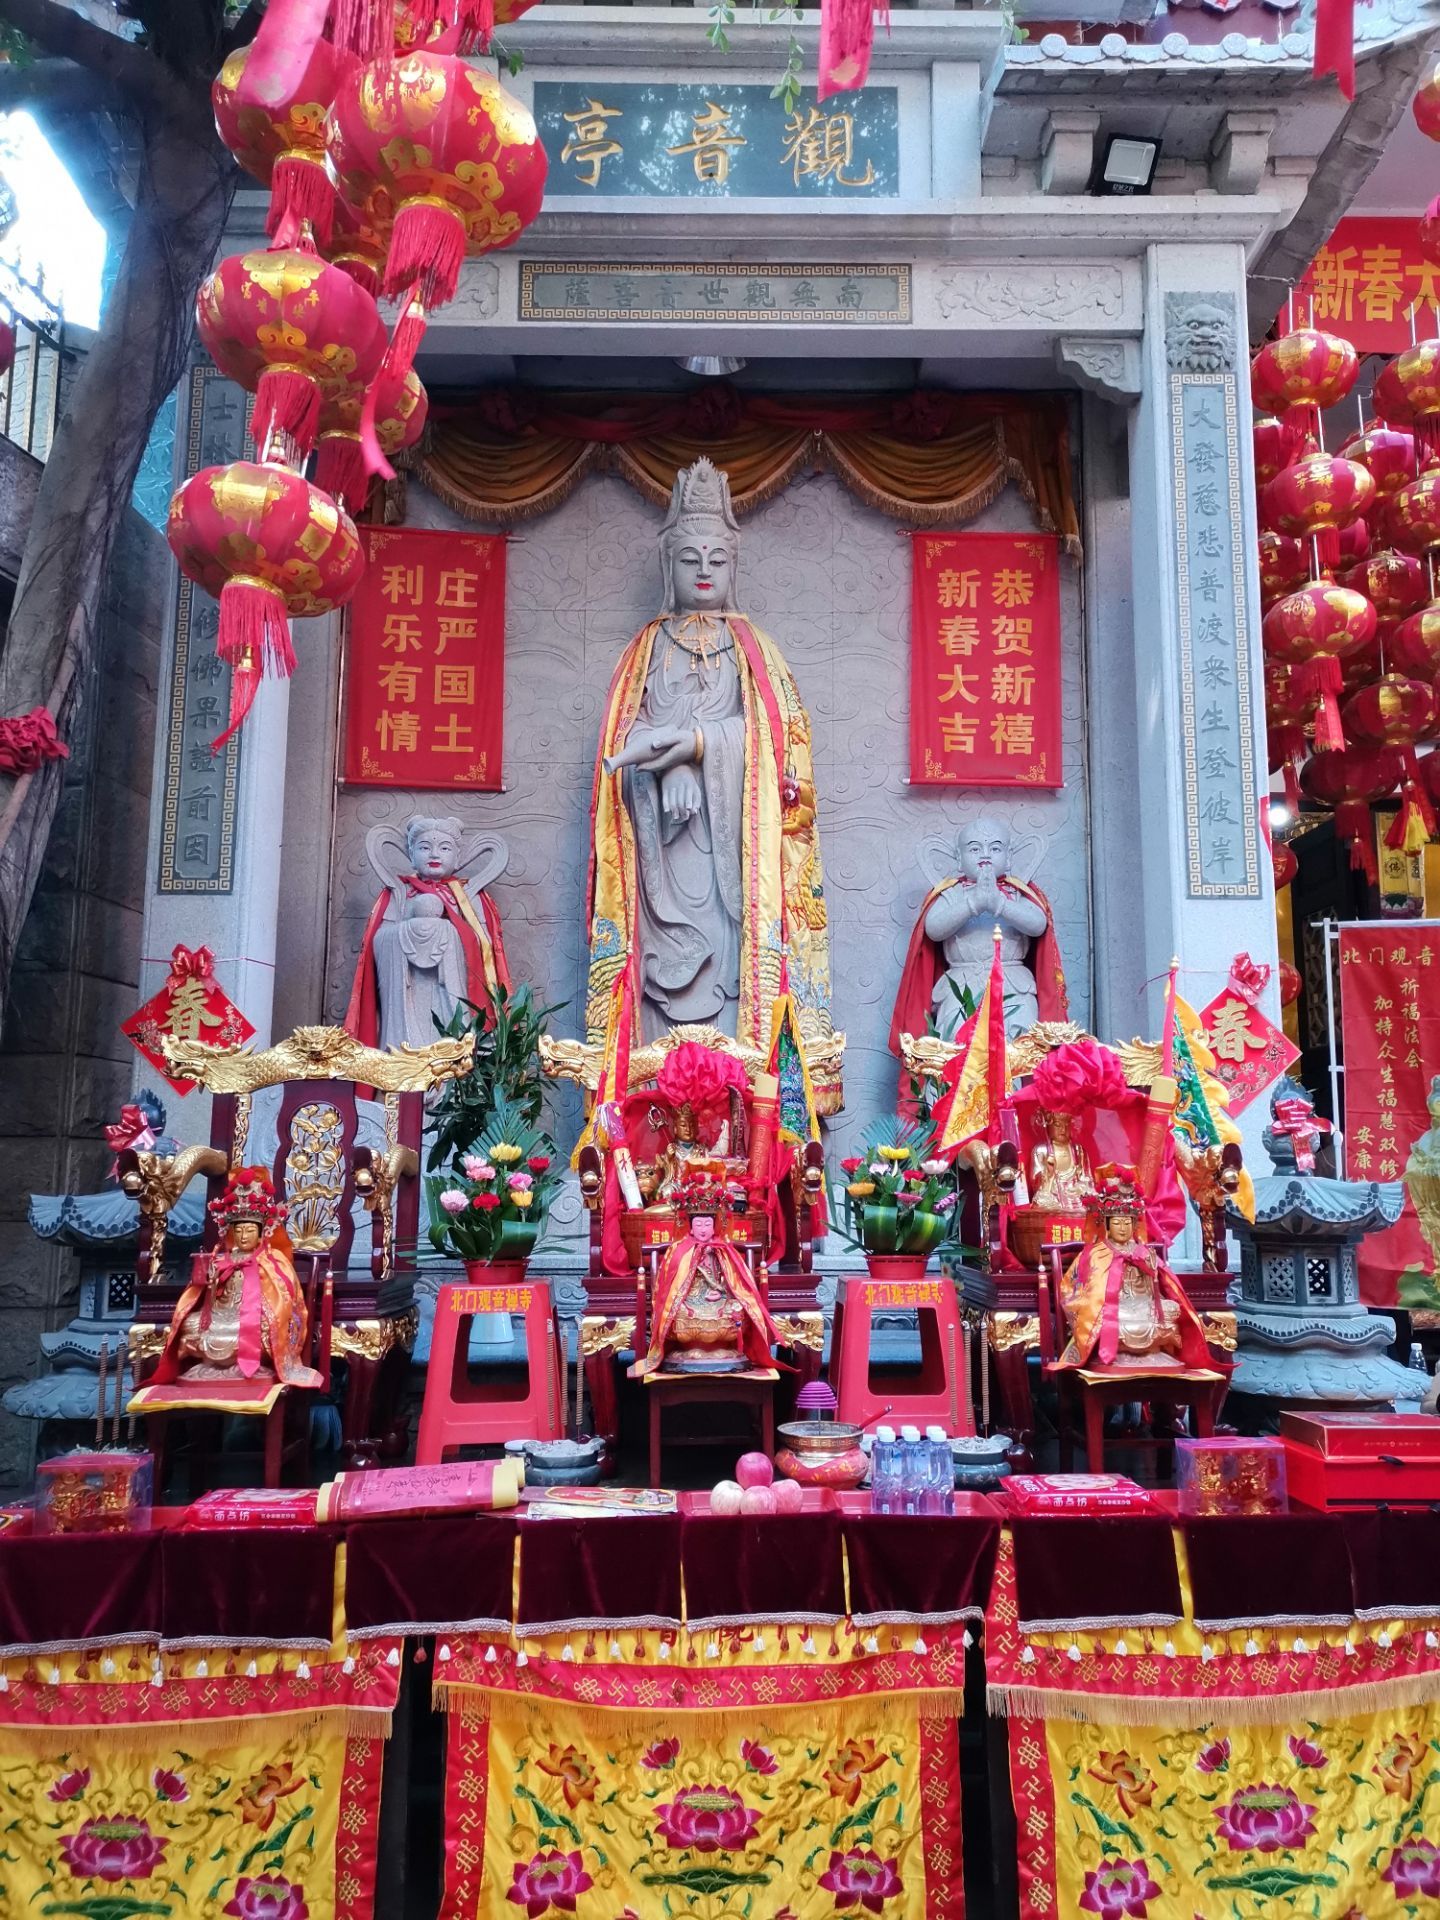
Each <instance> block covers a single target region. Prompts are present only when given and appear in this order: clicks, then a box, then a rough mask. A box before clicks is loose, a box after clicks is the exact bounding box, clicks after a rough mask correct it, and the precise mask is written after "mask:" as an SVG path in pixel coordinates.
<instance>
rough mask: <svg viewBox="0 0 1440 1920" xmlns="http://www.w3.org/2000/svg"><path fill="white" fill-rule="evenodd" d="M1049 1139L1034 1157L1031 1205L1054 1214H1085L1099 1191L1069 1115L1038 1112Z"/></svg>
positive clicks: (1073, 1120)
mask: <svg viewBox="0 0 1440 1920" xmlns="http://www.w3.org/2000/svg"><path fill="white" fill-rule="evenodd" d="M1035 1119H1036V1124H1037V1125H1038V1126H1039V1127H1041V1128H1042V1129H1043V1131H1044V1134H1045V1139H1044V1140H1043V1141H1042V1142H1041V1144H1040V1145H1039V1146H1038V1147H1036V1148H1035V1151H1034V1152H1033V1153H1032V1154H1031V1156H1030V1204H1031V1206H1032V1207H1043V1208H1044V1209H1045V1210H1046V1211H1047V1212H1051V1213H1081V1212H1083V1211H1084V1208H1085V1204H1086V1202H1087V1201H1088V1200H1089V1199H1090V1196H1091V1195H1092V1194H1093V1193H1094V1191H1095V1182H1094V1179H1093V1177H1092V1176H1091V1172H1090V1162H1089V1160H1088V1159H1087V1158H1086V1154H1085V1149H1084V1148H1083V1147H1082V1146H1081V1144H1080V1142H1079V1141H1078V1140H1077V1139H1075V1137H1074V1130H1075V1119H1074V1115H1073V1114H1069V1113H1043V1112H1042V1113H1037V1114H1036V1116H1035Z"/></svg>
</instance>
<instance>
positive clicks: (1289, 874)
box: [1270, 840, 1300, 893]
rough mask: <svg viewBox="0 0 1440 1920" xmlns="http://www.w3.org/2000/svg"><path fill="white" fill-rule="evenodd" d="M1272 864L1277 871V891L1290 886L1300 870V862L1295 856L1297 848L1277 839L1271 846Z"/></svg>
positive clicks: (1275, 871)
mask: <svg viewBox="0 0 1440 1920" xmlns="http://www.w3.org/2000/svg"><path fill="white" fill-rule="evenodd" d="M1270 865H1271V867H1272V868H1273V869H1274V873H1275V891H1276V892H1277V893H1279V892H1280V890H1281V888H1282V887H1288V886H1289V884H1290V882H1291V881H1292V880H1293V879H1294V878H1295V876H1296V874H1297V873H1298V872H1299V871H1300V862H1299V861H1298V860H1297V859H1296V858H1295V850H1294V848H1293V847H1291V846H1290V845H1289V844H1288V843H1287V842H1286V841H1284V840H1275V841H1273V842H1272V843H1271V847H1270Z"/></svg>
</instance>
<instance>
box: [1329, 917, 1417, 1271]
mask: <svg viewBox="0 0 1440 1920" xmlns="http://www.w3.org/2000/svg"><path fill="white" fill-rule="evenodd" d="M1437 989H1440V923H1437V922H1436V921H1433V920H1430V921H1413V922H1412V923H1411V924H1410V925H1409V926H1405V927H1402V926H1389V925H1385V926H1382V925H1361V926H1352V927H1342V928H1341V929H1340V1016H1341V1021H1342V1028H1343V1037H1344V1042H1345V1172H1346V1174H1347V1176H1348V1177H1349V1178H1350V1179H1351V1180H1399V1179H1400V1178H1401V1177H1402V1176H1403V1175H1404V1172H1405V1163H1406V1161H1407V1160H1408V1159H1409V1157H1410V1149H1411V1147H1412V1145H1413V1144H1414V1142H1415V1141H1416V1140H1417V1139H1418V1138H1419V1136H1420V1135H1421V1134H1422V1133H1424V1132H1425V1130H1426V1128H1427V1127H1428V1126H1429V1124H1430V1120H1429V1116H1428V1114H1427V1113H1426V1110H1425V1096H1426V1094H1427V1093H1428V1092H1429V1090H1430V1081H1431V1079H1432V1077H1433V1076H1434V1075H1435V1074H1437V1073H1440V990H1437ZM1435 1264H1436V1256H1435V1253H1434V1251H1433V1250H1432V1248H1431V1247H1430V1245H1429V1244H1428V1242H1427V1240H1426V1238H1425V1235H1424V1233H1423V1232H1422V1231H1421V1224H1420V1219H1419V1217H1418V1215H1417V1214H1416V1211H1415V1203H1414V1200H1413V1199H1412V1198H1411V1197H1410V1195H1409V1194H1408V1193H1407V1195H1406V1200H1405V1211H1404V1213H1403V1214H1402V1215H1401V1216H1400V1219H1399V1221H1398V1222H1397V1223H1396V1225H1395V1226H1393V1227H1389V1228H1387V1229H1386V1230H1385V1231H1384V1232H1383V1233H1372V1234H1371V1235H1370V1236H1369V1238H1368V1239H1366V1240H1364V1241H1362V1242H1361V1246H1360V1292H1361V1295H1362V1297H1363V1298H1364V1299H1365V1301H1366V1302H1367V1303H1368V1304H1369V1305H1371V1306H1378V1307H1393V1306H1396V1305H1400V1306H1407V1305H1414V1306H1425V1305H1430V1304H1433V1302H1432V1300H1431V1298H1430V1287H1431V1282H1430V1276H1431V1274H1432V1273H1433V1272H1434V1269H1435Z"/></svg>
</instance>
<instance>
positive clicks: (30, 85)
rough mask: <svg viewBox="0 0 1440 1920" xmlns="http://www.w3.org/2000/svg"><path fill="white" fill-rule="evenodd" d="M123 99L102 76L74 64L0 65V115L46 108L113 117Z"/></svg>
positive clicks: (54, 111) (53, 110)
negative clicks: (21, 110) (30, 108)
mask: <svg viewBox="0 0 1440 1920" xmlns="http://www.w3.org/2000/svg"><path fill="white" fill-rule="evenodd" d="M124 104H125V102H124V100H123V98H122V97H121V96H120V95H119V94H118V93H116V91H115V89H114V88H113V87H111V86H110V85H109V83H108V82H107V81H106V79H105V78H104V76H103V75H102V74H99V73H96V72H94V71H93V70H92V69H91V68H89V67H80V66H77V65H76V64H75V62H74V61H73V60H35V61H33V62H32V63H31V64H30V65H29V66H28V67H20V66H14V65H12V64H10V63H9V62H8V61H7V62H4V63H0V113H10V112H13V111H16V110H18V109H20V108H24V107H41V108H46V107H48V108H49V109H50V111H51V112H52V113H114V112H117V111H119V110H120V109H122V108H123V107H124Z"/></svg>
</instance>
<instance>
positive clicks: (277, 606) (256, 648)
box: [165, 460, 365, 752]
mask: <svg viewBox="0 0 1440 1920" xmlns="http://www.w3.org/2000/svg"><path fill="white" fill-rule="evenodd" d="M165 535H166V538H167V539H168V540H169V542H170V550H171V552H172V553H173V554H174V555H175V558H176V560H177V561H178V563H179V566H180V571H181V572H182V573H183V574H185V575H186V576H187V577H188V578H189V579H191V580H193V581H194V582H195V583H196V585H197V586H200V587H203V588H204V589H205V591H206V592H207V593H210V594H214V595H215V596H216V597H217V598H218V599H219V602H220V630H219V634H218V637H217V640H216V652H217V653H218V654H219V656H220V658H221V659H222V660H225V661H228V662H229V664H230V665H231V666H232V667H233V668H234V676H233V679H232V681H231V686H230V720H229V724H228V725H227V727H226V729H225V731H224V733H222V734H221V735H220V737H219V739H217V740H216V742H215V750H216V751H217V752H218V750H219V749H220V748H221V747H222V746H223V745H224V744H225V742H226V741H227V740H228V739H229V738H230V736H231V734H232V733H234V732H235V730H236V729H237V728H238V727H239V726H240V725H241V723H242V722H243V720H244V718H245V716H246V714H247V713H248V712H249V711H250V708H251V706H252V704H253V703H254V699H255V695H256V693H257V691H258V690H259V686H260V681H261V678H262V677H263V675H264V674H265V673H266V672H270V673H275V674H278V675H279V676H280V677H281V678H288V676H289V675H290V674H291V673H293V672H294V670H295V649H294V646H293V645H292V643H291V639H290V625H289V620H288V618H287V615H294V616H298V617H301V618H306V617H309V616H312V615H315V614H322V613H330V612H332V611H333V610H334V609H335V608H336V607H339V606H343V605H344V603H345V601H347V600H348V599H349V598H350V595H351V594H352V593H353V592H354V591H355V587H356V584H357V583H358V581H359V579H360V575H361V573H362V571H363V570H364V564H365V562H364V556H363V555H362V553H361V550H360V541H359V538H358V536H357V535H356V532H355V528H354V526H353V524H352V523H351V521H350V518H349V516H348V515H347V514H345V513H342V512H341V510H340V509H339V508H338V507H337V506H336V505H335V502H334V501H333V500H331V499H330V498H329V496H328V495H327V494H324V493H322V492H321V491H320V489H319V488H318V487H312V486H311V485H310V484H309V482H308V481H306V480H304V479H303V478H302V477H301V476H300V475H299V474H298V473H292V472H290V470H289V469H288V468H286V467H278V466H258V465H256V464H255V463H253V462H252V461H248V460H237V461H235V462H234V463H233V464H232V465H231V466H228V467H205V468H202V470H201V471H200V472H199V473H197V474H195V475H194V477H193V478H192V479H189V480H187V481H186V482H185V484H184V486H183V487H181V488H180V489H179V491H178V492H177V493H176V495H175V497H174V499H173V500H172V501H171V502H170V517H169V522H168V524H167V526H166V529H165Z"/></svg>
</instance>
